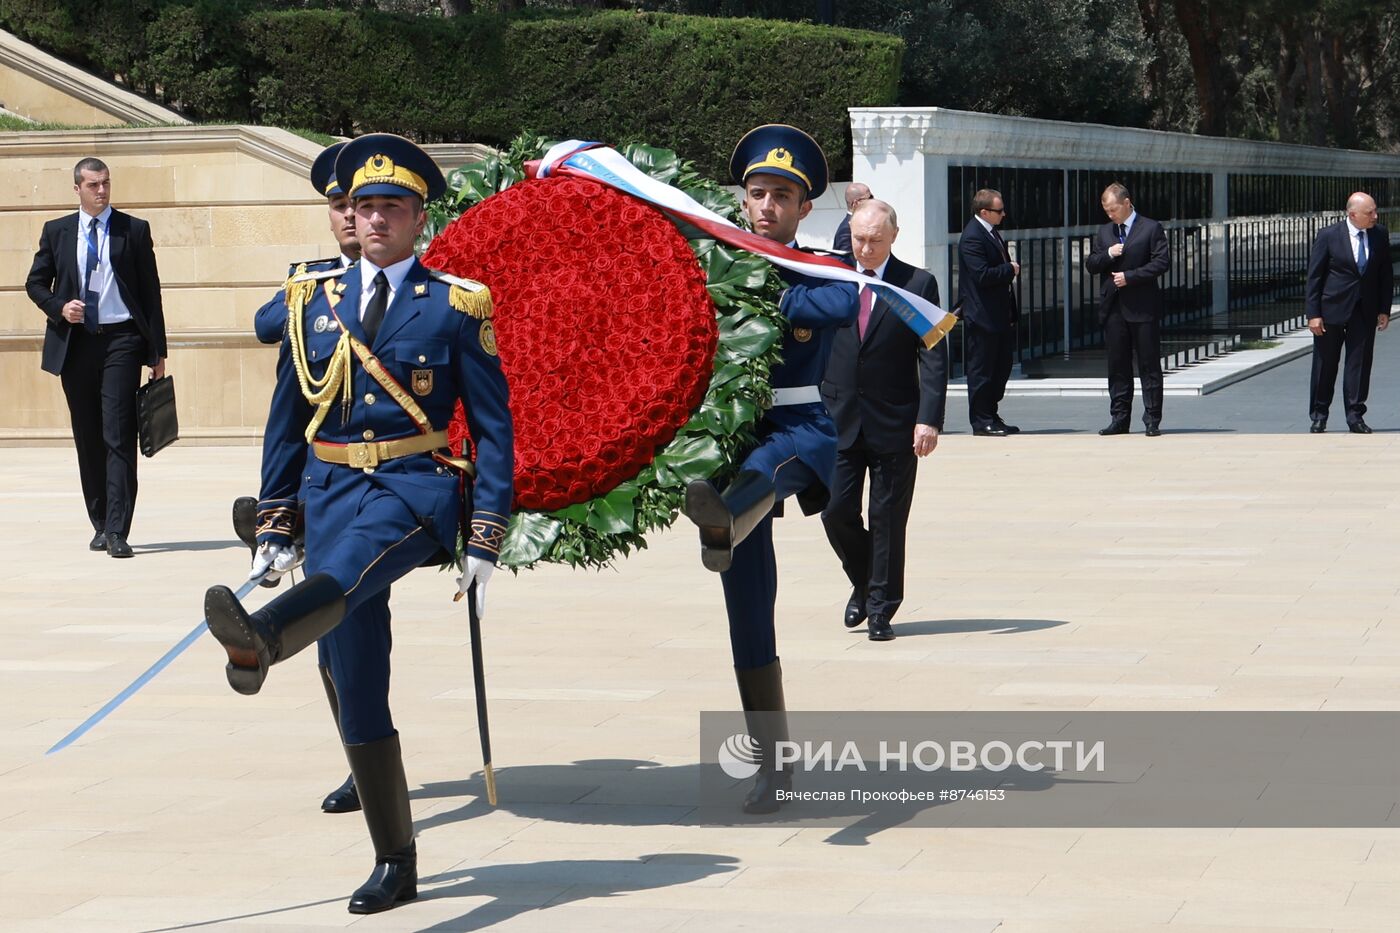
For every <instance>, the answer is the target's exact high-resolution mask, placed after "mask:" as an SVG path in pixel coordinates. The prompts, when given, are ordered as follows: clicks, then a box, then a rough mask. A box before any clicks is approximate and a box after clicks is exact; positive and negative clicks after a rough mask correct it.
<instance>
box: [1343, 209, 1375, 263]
mask: <svg viewBox="0 0 1400 933" xmlns="http://www.w3.org/2000/svg"><path fill="white" fill-rule="evenodd" d="M1365 232H1366V231H1365V230H1360V229H1357V227H1356V226H1354V225H1353V224H1352V222H1351V218H1350V217H1348V218H1347V236H1348V237H1350V238H1351V259H1352V261H1353V262H1355V263H1356V264H1357V265H1358V266H1359V265H1361V243H1360V242H1359V241H1358V240H1357V234H1358V233H1365ZM1370 247H1371V241H1370V239H1369V238H1368V239H1367V240H1366V248H1367V252H1366V258H1367V259H1368V260H1369V259H1370V258H1371V253H1370Z"/></svg>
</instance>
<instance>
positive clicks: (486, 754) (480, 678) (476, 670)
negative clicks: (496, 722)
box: [452, 580, 496, 807]
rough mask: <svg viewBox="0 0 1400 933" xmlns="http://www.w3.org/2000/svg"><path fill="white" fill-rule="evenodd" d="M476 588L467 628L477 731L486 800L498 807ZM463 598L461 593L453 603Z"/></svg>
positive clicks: (472, 588) (472, 590) (470, 588)
mask: <svg viewBox="0 0 1400 933" xmlns="http://www.w3.org/2000/svg"><path fill="white" fill-rule="evenodd" d="M476 587H477V582H476V581H475V580H473V581H472V582H471V585H470V586H468V587H467V593H466V596H467V628H468V630H469V631H470V632H471V637H472V679H473V680H474V681H476V731H477V733H478V734H479V735H480V736H481V762H482V764H481V770H482V773H483V774H484V775H485V776H486V800H487V802H488V803H490V804H491V806H493V807H494V806H495V805H496V772H495V771H494V770H493V769H492V768H491V725H490V723H488V722H487V721H486V666H485V665H484V664H483V663H482V659H481V617H480V616H478V615H477V614H476ZM461 598H462V594H461V593H460V592H459V593H458V594H457V595H456V596H453V597H452V601H453V602H457V601H458V600H460V599H461Z"/></svg>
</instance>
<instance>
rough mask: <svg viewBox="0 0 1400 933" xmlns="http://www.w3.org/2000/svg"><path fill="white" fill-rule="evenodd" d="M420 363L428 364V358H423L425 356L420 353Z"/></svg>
mask: <svg viewBox="0 0 1400 933" xmlns="http://www.w3.org/2000/svg"><path fill="white" fill-rule="evenodd" d="M418 362H420V363H426V362H428V358H427V357H426V356H423V355H422V354H421V353H420V354H419V355H418Z"/></svg>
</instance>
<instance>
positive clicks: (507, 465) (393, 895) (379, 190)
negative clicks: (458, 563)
mask: <svg viewBox="0 0 1400 933" xmlns="http://www.w3.org/2000/svg"><path fill="white" fill-rule="evenodd" d="M335 169H336V177H337V179H338V180H339V183H340V185H341V187H342V189H344V190H345V191H346V192H347V193H348V194H349V195H350V197H351V199H352V200H358V199H359V198H376V197H389V198H409V197H416V198H418V199H419V202H418V203H422V202H423V201H427V200H431V199H433V198H436V197H439V196H440V195H441V194H442V193H443V190H444V189H445V182H444V181H443V178H442V173H441V172H440V171H439V170H438V169H437V167H436V166H435V165H434V164H433V162H432V160H431V159H430V158H429V157H428V156H427V155H426V153H424V152H423V151H422V150H421V149H419V148H418V147H417V146H415V145H414V144H413V143H411V142H409V141H408V140H406V139H403V138H401V137H398V136H391V135H389V134H382V133H381V134H372V135H369V136H362V137H359V138H358V139H355V140H353V141H352V142H350V143H348V144H347V145H346V146H345V148H344V149H343V150H342V151H341V153H340V154H339V156H338V157H337V160H336V165H335ZM380 272H384V273H385V274H386V278H387V284H379V283H378V282H377V281H376V276H377V274H378V273H380ZM400 274H401V275H402V278H401V279H400V280H399V281H398V284H397V286H395V285H394V279H395V278H397V277H398V276H399V275H400ZM362 277H363V278H362ZM365 280H368V281H369V282H371V283H372V287H373V288H374V289H375V293H376V295H386V293H387V292H388V291H392V299H391V300H388V301H387V306H385V305H377V304H376V302H375V301H374V300H371V301H369V302H368V304H367V305H365V307H366V308H367V309H371V310H374V311H375V312H376V315H377V314H378V312H379V311H380V310H381V309H382V318H377V323H376V326H375V327H374V328H373V334H371V332H369V331H367V329H366V324H365V323H362V321H361V315H360V312H361V307H362V299H363V297H364V293H365V289H364V288H363V287H362V283H363V282H364V281H365ZM284 296H285V298H284V300H285V303H286V307H287V319H286V325H287V326H286V335H285V337H284V340H283V348H282V350H283V356H284V357H285V359H286V362H287V363H288V365H287V366H285V367H281V366H279V378H278V382H277V386H276V388H275V389H274V392H273V400H272V406H271V410H270V412H269V415H268V425H267V432H266V437H265V440H264V445H263V499H262V500H261V501H260V503H259V513H258V529H257V540H258V541H259V543H260V544H278V545H282V546H286V545H288V544H290V542H291V535H292V530H293V526H294V524H295V520H296V511H297V508H296V507H297V499H298V497H300V498H301V499H302V500H303V501H304V504H305V515H306V565H305V569H306V578H305V579H304V580H303V581H302V582H300V583H298V584H297V585H296V586H294V587H292V589H291V590H290V591H289V592H287V593H284V594H282V595H280V596H278V597H277V598H276V599H274V600H273V601H272V602H270V603H269V604H268V605H266V606H265V607H263V608H262V609H260V610H258V611H257V612H255V613H252V614H251V615H250V614H249V613H247V612H246V610H244V609H243V608H242V606H241V605H239V604H238V602H237V600H235V599H233V594H232V593H231V592H229V590H228V589H227V588H226V587H213V588H211V589H210V590H209V591H208V593H206V595H205V616H206V619H207V620H208V623H209V629H210V631H211V632H212V633H213V634H214V636H215V637H216V638H217V639H218V640H219V641H220V643H221V644H223V646H224V648H225V651H226V652H227V653H228V657H229V663H228V665H227V673H228V679H229V683H230V684H231V685H232V686H233V687H234V689H235V690H238V691H239V692H241V693H256V692H258V690H259V689H260V688H261V685H262V682H263V679H264V678H265V677H266V676H267V673H268V668H269V667H270V666H272V665H274V664H276V663H278V662H280V661H283V660H286V659H287V658H288V657H291V656H292V655H294V654H296V653H297V652H298V651H300V650H302V649H304V648H306V647H308V646H309V645H310V643H311V642H312V641H315V640H317V639H320V642H321V646H322V648H323V649H324V651H323V658H325V659H326V660H327V661H328V662H329V666H330V672H331V676H332V678H333V680H334V687H335V694H336V695H338V697H339V705H340V709H339V725H340V731H341V735H342V740H343V742H344V744H345V752H346V757H347V758H348V759H349V761H350V767H351V772H352V775H353V778H354V784H355V787H356V789H357V790H358V793H359V797H360V801H361V804H362V808H363V813H364V817H365V822H366V824H367V826H368V828H369V834H370V838H371V840H372V842H373V843H374V850H375V869H374V872H373V873H372V874H371V876H370V878H369V880H368V881H367V882H366V883H365V884H364V885H362V886H361V887H360V888H359V889H358V890H356V892H355V893H354V894H353V895H352V897H351V899H350V903H349V910H350V912H352V913H373V912H376V911H380V910H387V909H389V908H391V907H394V906H395V905H396V904H398V903H401V902H403V901H406V900H411V899H412V898H414V897H416V896H417V848H416V844H415V842H414V834H413V816H412V812H411V809H410V807H409V801H408V786H407V779H406V777H405V774H404V768H403V756H402V752H401V750H400V747H399V739H398V733H397V732H396V731H395V730H394V725H393V721H392V719H391V717H390V714H389V703H388V694H389V650H390V631H389V610H388V600H389V588H390V586H391V585H392V584H393V583H394V582H395V581H396V580H398V579H399V578H400V577H402V576H404V575H405V574H406V573H408V572H409V571H411V570H413V569H414V568H416V567H419V566H421V565H422V564H424V563H425V562H429V561H432V560H434V559H436V558H438V557H440V556H442V555H444V553H446V554H450V553H453V552H454V551H455V549H456V545H457V540H458V534H459V530H460V531H461V533H462V535H463V537H464V538H465V541H466V554H467V556H468V557H469V558H476V559H479V560H484V561H487V562H490V563H494V562H495V560H496V557H497V555H498V554H499V552H500V549H501V546H502V544H503V543H504V538H505V532H506V524H507V521H508V519H509V515H510V506H511V499H512V488H513V483H512V472H513V437H512V431H511V421H510V410H509V405H508V393H507V388H506V382H505V377H504V375H503V374H502V372H501V366H500V360H499V358H498V357H497V355H496V340H495V331H494V327H493V324H492V321H491V298H490V293H489V292H488V291H487V290H486V288H485V287H484V286H482V285H480V284H479V283H475V282H471V281H469V280H464V279H456V278H453V277H451V276H447V275H444V274H442V273H438V272H432V271H429V270H428V269H426V268H425V267H424V266H423V265H422V264H421V263H419V262H418V260H417V259H416V258H413V257H412V255H411V253H410V254H409V255H408V256H406V257H404V259H403V260H401V261H400V262H395V263H393V264H392V265H391V266H390V268H389V269H388V270H378V269H375V268H374V267H373V265H372V264H371V263H370V261H369V260H368V259H367V258H366V259H364V260H362V261H361V262H359V263H356V264H354V265H352V266H350V267H349V268H347V269H331V270H326V271H322V272H308V273H305V274H302V275H298V276H295V277H293V279H292V280H291V281H290V282H289V283H288V285H287V287H286V288H285V289H284ZM386 297H387V295H386ZM367 313H368V310H367ZM458 400H460V401H461V402H462V404H463V406H464V408H465V410H466V415H467V422H468V424H469V426H470V429H471V432H472V438H473V440H474V442H475V446H476V462H475V468H474V470H473V469H472V465H471V464H467V463H465V461H461V460H458V459H456V458H455V457H454V456H453V452H452V451H450V450H448V448H447V436H446V427H447V425H448V424H449V422H450V420H451V418H452V415H453V411H454V408H455V405H456V403H457V401H458ZM471 472H474V475H475V480H474V482H465V481H464V479H463V477H464V475H466V474H467V473H471ZM467 496H469V497H470V502H468V501H466V499H464V497H467ZM464 520H465V521H467V523H468V524H467V527H466V528H462V523H463V521H464Z"/></svg>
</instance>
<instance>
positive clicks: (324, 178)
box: [311, 143, 346, 198]
mask: <svg viewBox="0 0 1400 933" xmlns="http://www.w3.org/2000/svg"><path fill="white" fill-rule="evenodd" d="M345 146H346V144H345V143H332V144H331V145H329V146H327V147H326V148H324V149H322V150H321V154H320V155H318V156H317V157H316V161H315V162H312V163H311V187H313V188H315V189H316V192H317V193H318V194H319V195H321V197H323V198H333V197H335V196H336V195H337V194H344V193H345V189H344V188H342V187H340V180H339V179H338V178H336V177H335V160H336V158H337V157H338V156H339V155H340V150H342V149H344V148H345Z"/></svg>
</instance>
